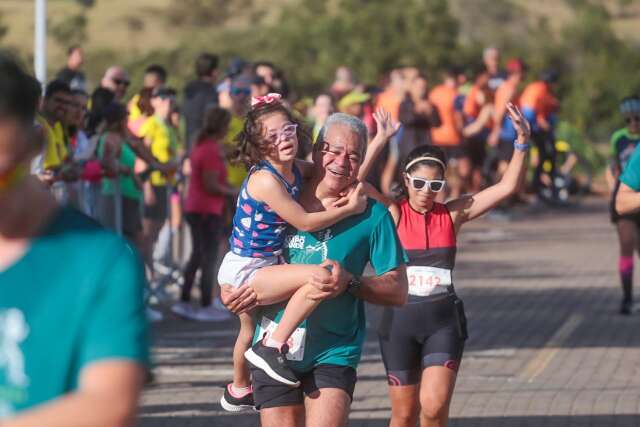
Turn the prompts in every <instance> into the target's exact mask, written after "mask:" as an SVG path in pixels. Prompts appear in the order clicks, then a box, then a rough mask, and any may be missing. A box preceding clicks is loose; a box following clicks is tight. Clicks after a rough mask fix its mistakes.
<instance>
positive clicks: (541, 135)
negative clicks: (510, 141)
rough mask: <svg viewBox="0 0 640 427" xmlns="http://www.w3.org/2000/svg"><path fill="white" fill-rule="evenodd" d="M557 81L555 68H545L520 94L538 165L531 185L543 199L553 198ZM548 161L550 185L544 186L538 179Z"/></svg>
mask: <svg viewBox="0 0 640 427" xmlns="http://www.w3.org/2000/svg"><path fill="white" fill-rule="evenodd" d="M557 82H558V74H557V73H556V72H555V71H551V70H548V71H545V72H543V73H542V75H541V76H540V80H537V81H535V82H533V83H530V84H529V85H528V86H527V87H526V88H525V89H524V91H523V92H522V95H521V96H520V105H521V106H522V113H523V114H524V116H525V118H526V119H527V120H528V121H529V123H530V124H531V138H532V140H533V143H534V144H535V146H536V147H537V148H538V153H539V154H538V164H537V166H536V169H535V171H534V174H533V180H532V183H531V185H532V187H533V190H534V192H535V193H536V194H537V195H538V196H539V197H542V198H543V199H546V200H550V201H552V202H555V201H557V189H556V188H555V186H554V185H553V181H554V177H555V175H556V150H555V135H554V121H555V117H554V113H555V111H557V109H558V100H557V99H556V97H555V96H554V95H553V92H554V90H555V87H556V86H557ZM547 161H548V162H549V163H550V164H551V171H550V172H549V174H550V175H551V177H552V179H551V188H550V190H546V191H545V189H544V185H543V183H542V181H541V179H540V177H541V175H542V172H543V165H544V163H545V162H547Z"/></svg>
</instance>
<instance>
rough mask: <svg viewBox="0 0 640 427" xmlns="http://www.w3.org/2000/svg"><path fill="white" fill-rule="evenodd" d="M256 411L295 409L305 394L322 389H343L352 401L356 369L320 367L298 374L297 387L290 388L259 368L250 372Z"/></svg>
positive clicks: (330, 366)
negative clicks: (285, 407) (284, 407)
mask: <svg viewBox="0 0 640 427" xmlns="http://www.w3.org/2000/svg"><path fill="white" fill-rule="evenodd" d="M251 376H252V382H253V399H254V401H255V406H256V409H262V408H278V407H282V406H295V405H301V404H303V403H304V395H305V394H306V395H309V394H311V393H313V392H314V391H317V390H319V389H321V388H338V389H340V390H344V391H345V392H346V393H347V394H348V395H349V397H350V398H351V399H352V400H353V391H354V389H355V387H356V381H357V376H356V370H355V369H353V368H352V367H350V366H337V365H319V366H316V367H315V368H314V369H313V370H312V371H309V372H304V373H297V377H298V380H299V381H300V387H298V388H292V387H289V386H287V385H284V384H281V383H279V382H276V381H274V380H272V379H271V378H269V376H267V374H265V373H264V372H263V371H261V370H259V369H251Z"/></svg>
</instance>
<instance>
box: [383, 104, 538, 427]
mask: <svg viewBox="0 0 640 427" xmlns="http://www.w3.org/2000/svg"><path fill="white" fill-rule="evenodd" d="M507 109H508V113H509V116H510V117H511V120H513V123H514V127H515V128H516V130H517V133H518V136H517V139H516V141H514V147H515V150H514V154H513V157H512V158H511V162H510V163H509V166H508V168H507V171H506V173H505V174H504V176H503V177H502V179H501V181H500V182H498V183H497V184H495V185H493V186H491V187H489V188H487V189H485V190H483V191H481V192H479V193H477V194H475V195H468V196H463V197H460V198H458V199H455V200H451V201H449V202H447V203H446V204H441V203H437V202H436V201H435V198H436V196H437V195H438V193H439V192H440V191H442V190H443V189H444V187H445V185H446V183H445V179H444V176H445V170H446V164H447V161H446V158H445V155H444V153H443V152H442V150H441V149H439V148H438V147H435V146H432V145H425V146H421V147H417V148H415V149H414V150H413V151H412V152H411V153H409V155H408V156H407V158H406V160H405V163H404V169H403V170H404V186H405V189H406V195H407V197H406V198H405V199H404V200H402V201H400V202H399V203H395V204H391V205H390V207H389V210H390V212H391V214H392V216H393V219H394V220H395V223H396V227H397V230H398V235H399V237H400V240H401V242H402V245H403V247H404V249H405V250H406V251H407V254H408V255H409V263H408V264H407V277H408V280H409V299H408V302H407V304H406V305H405V306H402V307H390V308H385V312H384V315H383V317H382V321H381V324H380V328H379V331H378V334H379V339H380V348H381V351H382V358H383V361H384V364H385V369H386V371H387V377H388V382H389V396H390V399H391V408H392V416H391V423H390V426H392V427H399V426H415V425H416V423H417V421H418V418H419V419H420V425H421V426H422V427H432V426H439V427H440V426H445V425H446V424H447V420H448V416H449V404H450V401H451V396H452V394H453V389H454V386H455V381H456V373H457V370H458V367H459V365H460V361H461V359H462V352H463V348H464V341H465V339H466V337H467V333H466V318H465V314H464V308H463V305H462V301H461V300H460V299H459V298H458V297H457V296H456V293H455V290H454V288H453V282H452V280H451V277H452V276H451V273H452V270H453V268H454V264H455V256H456V235H457V234H458V232H459V230H460V227H462V225H463V224H464V223H466V222H467V221H471V220H473V219H475V218H477V217H479V216H480V215H482V214H484V213H485V212H487V211H488V210H490V209H491V208H493V207H495V206H497V205H498V204H499V203H500V202H502V201H503V200H505V199H506V198H508V197H509V196H511V195H512V194H513V193H514V192H515V191H516V189H517V188H518V182H519V181H520V179H521V178H522V176H523V174H524V172H525V169H526V161H525V160H526V156H527V151H528V148H529V144H528V139H529V136H530V133H531V131H530V126H529V123H528V122H527V120H526V119H525V118H524V117H523V115H522V114H521V113H520V111H519V110H518V109H517V108H516V107H515V106H513V104H509V105H508V106H507Z"/></svg>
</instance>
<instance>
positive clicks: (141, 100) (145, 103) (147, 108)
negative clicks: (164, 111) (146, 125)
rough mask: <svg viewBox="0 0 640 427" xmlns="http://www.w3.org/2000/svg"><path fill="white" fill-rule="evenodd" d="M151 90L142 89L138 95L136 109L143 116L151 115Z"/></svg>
mask: <svg viewBox="0 0 640 427" xmlns="http://www.w3.org/2000/svg"><path fill="white" fill-rule="evenodd" d="M152 93H153V89H152V88H149V87H145V88H142V90H140V92H139V93H138V103H137V104H138V108H139V109H140V112H141V113H142V114H143V115H145V116H152V115H153V106H152V105H151V94H152Z"/></svg>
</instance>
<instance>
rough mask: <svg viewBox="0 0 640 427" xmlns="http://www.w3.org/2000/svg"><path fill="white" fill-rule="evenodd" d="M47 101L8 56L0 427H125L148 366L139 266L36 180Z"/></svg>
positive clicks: (2, 168) (0, 92) (2, 164)
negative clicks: (40, 121)
mask: <svg viewBox="0 0 640 427" xmlns="http://www.w3.org/2000/svg"><path fill="white" fill-rule="evenodd" d="M39 93H40V84H39V83H38V81H37V80H36V79H35V78H33V77H32V76H30V75H27V74H26V73H25V72H24V71H23V70H22V69H20V67H19V66H18V65H17V64H16V63H15V61H13V60H12V59H10V58H8V57H7V56H5V55H0V135H1V136H0V206H2V209H1V210H0V247H1V248H2V250H1V251H0V425H2V427H18V426H49V427H99V426H129V425H132V424H133V422H134V417H135V412H136V407H137V402H138V398H139V396H140V393H141V390H142V384H143V379H144V372H145V366H147V365H148V364H149V340H148V327H147V323H146V320H145V316H144V304H143V298H142V289H143V286H144V283H145V280H144V272H143V266H142V263H141V262H140V260H139V258H138V257H137V255H136V252H135V250H133V249H132V248H131V247H130V246H129V245H128V244H127V243H126V242H124V241H123V240H122V239H121V238H119V237H118V236H116V235H115V234H114V233H112V232H110V231H108V230H105V229H104V228H101V227H100V226H99V225H98V224H97V223H96V222H95V221H93V220H91V219H90V218H88V217H87V216H85V215H83V214H81V213H80V212H78V211H77V210H75V209H73V208H71V207H61V206H59V205H58V204H57V203H56V201H55V200H54V198H53V197H52V195H51V193H50V192H49V191H47V190H46V189H45V188H43V186H42V184H41V183H39V182H38V181H37V179H35V178H34V177H33V176H30V175H29V163H30V162H31V159H32V158H33V156H34V155H36V154H37V153H38V151H39V150H40V148H41V144H42V140H41V135H39V134H38V132H37V130H35V129H34V126H33V121H34V117H35V114H36V106H37V103H38V98H39Z"/></svg>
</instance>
